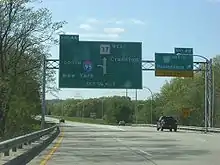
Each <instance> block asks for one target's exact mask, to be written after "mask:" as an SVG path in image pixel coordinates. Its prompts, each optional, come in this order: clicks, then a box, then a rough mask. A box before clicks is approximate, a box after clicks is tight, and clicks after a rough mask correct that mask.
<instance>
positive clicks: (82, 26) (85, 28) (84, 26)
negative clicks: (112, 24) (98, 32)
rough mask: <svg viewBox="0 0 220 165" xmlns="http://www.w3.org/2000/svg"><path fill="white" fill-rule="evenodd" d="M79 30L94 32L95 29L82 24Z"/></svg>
mask: <svg viewBox="0 0 220 165" xmlns="http://www.w3.org/2000/svg"><path fill="white" fill-rule="evenodd" d="M79 28H80V29H83V30H86V31H89V30H92V29H93V28H92V26H91V25H89V24H80V25H79Z"/></svg>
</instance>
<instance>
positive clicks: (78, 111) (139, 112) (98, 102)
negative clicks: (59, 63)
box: [47, 55, 220, 126]
mask: <svg viewBox="0 0 220 165" xmlns="http://www.w3.org/2000/svg"><path fill="white" fill-rule="evenodd" d="M201 67H204V66H201ZM213 73H214V76H215V78H214V84H215V86H214V88H215V89H214V91H215V92H214V100H215V105H214V115H213V116H214V126H220V102H219V99H220V56H218V55H217V56H216V57H215V58H213ZM204 87H205V77H204V72H195V73H194V77H193V78H172V79H171V80H170V81H166V83H165V84H164V85H163V86H162V87H161V89H160V92H159V93H154V94H153V100H152V99H151V97H149V98H148V99H146V100H138V101H134V100H131V98H129V97H120V96H113V97H100V98H93V99H86V100H80V99H67V100H48V102H47V112H48V113H49V114H52V115H58V116H59V115H64V116H68V117H85V118H94V120H95V118H96V119H103V120H104V121H105V122H106V123H111V124H113V123H117V122H119V121H120V120H124V121H126V122H128V123H156V121H157V119H158V118H159V117H160V116H161V115H170V116H174V117H175V118H177V120H178V122H179V124H181V125H195V126H204V91H205V90H204V89H205V88H204ZM186 112H188V113H186ZM94 114H95V117H94Z"/></svg>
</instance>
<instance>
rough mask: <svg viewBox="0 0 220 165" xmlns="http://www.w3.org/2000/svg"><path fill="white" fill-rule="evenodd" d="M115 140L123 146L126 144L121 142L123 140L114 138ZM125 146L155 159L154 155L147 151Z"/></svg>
mask: <svg viewBox="0 0 220 165" xmlns="http://www.w3.org/2000/svg"><path fill="white" fill-rule="evenodd" d="M113 139H115V140H116V141H118V142H120V143H122V144H123V142H124V141H123V140H121V139H119V138H113ZM124 146H126V147H128V148H129V149H131V150H133V151H139V152H141V153H142V154H145V155H147V156H149V157H153V155H152V154H151V153H149V152H147V151H143V150H141V149H138V148H133V147H130V146H129V145H126V144H124Z"/></svg>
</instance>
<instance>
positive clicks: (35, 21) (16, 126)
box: [0, 0, 65, 138]
mask: <svg viewBox="0 0 220 165" xmlns="http://www.w3.org/2000/svg"><path fill="white" fill-rule="evenodd" d="M36 3H40V2H39V1H35V0H6V1H0V137H2V138H4V137H13V136H17V135H20V134H24V133H27V132H30V131H32V130H33V129H39V122H37V121H35V120H33V116H35V115H37V114H40V113H41V100H40V99H41V87H42V81H41V80H42V64H43V59H44V57H49V56H50V54H48V52H49V51H48V50H49V49H50V47H51V46H52V45H53V44H55V43H57V40H56V38H55V36H56V35H57V32H59V30H60V28H62V26H63V24H64V23H65V22H53V21H52V16H51V12H50V11H49V10H48V9H46V8H39V9H36V8H34V5H36ZM52 75H53V73H52V72H48V73H47V81H48V82H50V81H52V80H53V76H52ZM48 89H50V87H48Z"/></svg>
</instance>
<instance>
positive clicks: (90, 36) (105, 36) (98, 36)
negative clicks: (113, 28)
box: [66, 32, 120, 40]
mask: <svg viewBox="0 0 220 165" xmlns="http://www.w3.org/2000/svg"><path fill="white" fill-rule="evenodd" d="M66 34H72V35H79V38H80V40H81V39H84V40H85V39H87V40H88V39H90V40H93V39H106V40H107V39H117V38H119V37H120V36H119V34H106V33H78V32H68V33H66Z"/></svg>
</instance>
